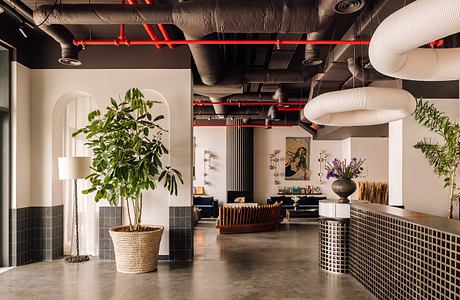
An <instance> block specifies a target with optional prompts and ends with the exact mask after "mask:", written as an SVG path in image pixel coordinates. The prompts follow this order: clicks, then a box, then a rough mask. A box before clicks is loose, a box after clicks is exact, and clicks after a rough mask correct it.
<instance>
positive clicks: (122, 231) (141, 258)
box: [109, 225, 164, 273]
mask: <svg viewBox="0 0 460 300" xmlns="http://www.w3.org/2000/svg"><path fill="white" fill-rule="evenodd" d="M142 228H144V230H145V228H147V230H145V231H135V232H130V231H128V230H127V229H129V226H117V227H113V228H111V229H110V231H109V233H110V236H111V238H112V241H113V247H114V249H115V262H116V264H117V271H118V272H121V273H147V272H151V271H155V270H156V269H157V267H158V252H159V250H160V242H161V236H162V235H163V231H164V228H163V226H158V225H156V226H153V225H143V226H142Z"/></svg>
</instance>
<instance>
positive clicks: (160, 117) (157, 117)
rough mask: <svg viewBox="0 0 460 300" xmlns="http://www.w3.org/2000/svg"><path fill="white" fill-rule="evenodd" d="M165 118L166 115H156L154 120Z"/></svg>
mask: <svg viewBox="0 0 460 300" xmlns="http://www.w3.org/2000/svg"><path fill="white" fill-rule="evenodd" d="M164 118H165V116H163V115H158V116H156V117H155V119H153V122H157V121H160V120H163V119H164Z"/></svg>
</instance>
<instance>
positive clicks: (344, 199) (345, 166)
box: [325, 157, 365, 203]
mask: <svg viewBox="0 0 460 300" xmlns="http://www.w3.org/2000/svg"><path fill="white" fill-rule="evenodd" d="M364 161H365V160H364V159H361V158H360V159H357V158H356V157H353V158H352V159H351V161H350V162H349V163H347V160H346V159H344V160H343V161H340V160H338V159H337V158H336V159H334V160H333V161H332V163H330V162H327V164H326V167H325V169H326V172H327V175H326V178H327V179H330V178H336V180H335V181H334V182H333V183H332V190H333V191H334V193H336V194H337V195H339V197H340V198H339V202H340V203H348V202H350V200H348V197H349V196H350V195H351V194H353V193H354V192H355V191H356V183H355V182H354V181H353V180H352V179H353V178H356V177H358V176H359V174H361V172H362V171H363V167H362V165H363V163H364Z"/></svg>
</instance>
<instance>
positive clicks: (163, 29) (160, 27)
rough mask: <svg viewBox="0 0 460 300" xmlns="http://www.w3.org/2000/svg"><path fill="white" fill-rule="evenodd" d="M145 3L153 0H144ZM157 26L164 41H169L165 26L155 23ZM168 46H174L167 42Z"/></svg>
mask: <svg viewBox="0 0 460 300" xmlns="http://www.w3.org/2000/svg"><path fill="white" fill-rule="evenodd" d="M145 3H146V4H153V0H145ZM157 26H158V29H160V32H161V34H162V35H163V38H164V39H165V41H169V40H170V38H169V33H168V31H167V30H166V27H164V25H163V24H157ZM168 47H169V49H172V48H174V46H173V45H172V44H168Z"/></svg>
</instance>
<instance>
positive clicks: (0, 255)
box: [0, 46, 10, 267]
mask: <svg viewBox="0 0 460 300" xmlns="http://www.w3.org/2000/svg"><path fill="white" fill-rule="evenodd" d="M9 106H10V52H9V51H8V49H6V48H4V47H2V46H0V154H1V155H0V157H1V159H0V172H1V176H0V200H1V201H0V267H2V266H8V265H9V257H8V247H9V239H8V237H9V233H8V230H9V226H8V215H9V213H8V211H9V202H10V201H9V200H10V192H9V185H10V182H9V178H10V176H9V175H10V163H9V162H10V158H9V149H10V137H9V120H10V115H9Z"/></svg>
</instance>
